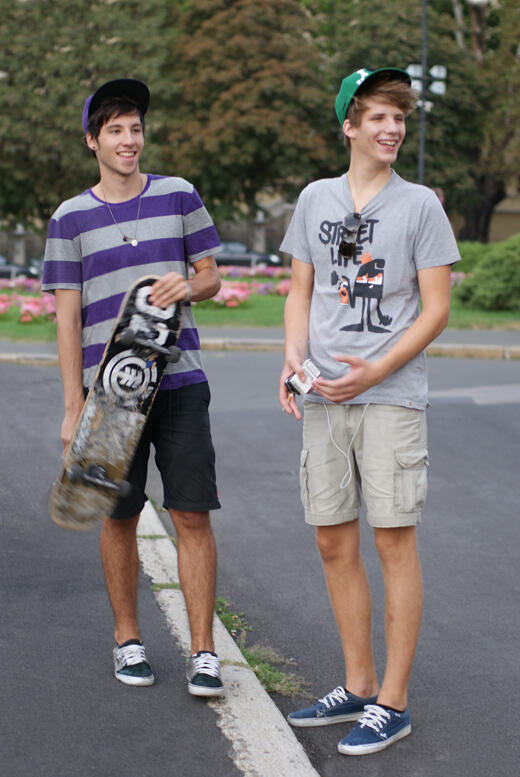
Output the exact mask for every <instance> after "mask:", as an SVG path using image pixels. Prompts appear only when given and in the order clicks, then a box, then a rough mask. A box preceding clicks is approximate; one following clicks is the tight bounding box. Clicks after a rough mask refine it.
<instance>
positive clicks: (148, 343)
mask: <svg viewBox="0 0 520 777" xmlns="http://www.w3.org/2000/svg"><path fill="white" fill-rule="evenodd" d="M158 277H159V276H156V275H149V276H146V277H143V278H140V279H139V280H138V281H136V282H135V283H134V284H133V286H132V287H131V288H130V289H129V290H128V292H127V294H126V296H125V298H124V300H123V302H122V304H121V309H120V311H119V316H118V319H117V323H116V325H115V327H114V330H113V332H112V336H111V338H110V340H109V341H108V343H107V345H106V348H105V352H104V354H103V358H102V360H101V363H100V365H99V367H98V370H97V372H96V376H95V378H94V382H93V383H92V386H91V388H90V391H89V393H88V395H87V398H86V400H85V405H84V407H83V410H82V412H81V415H80V417H79V419H78V423H77V425H76V428H75V430H74V433H73V435H72V439H71V441H70V444H69V446H68V447H67V449H66V451H65V453H64V455H63V462H62V467H61V470H60V472H59V475H58V477H57V479H56V481H55V483H54V485H53V487H52V490H51V495H50V499H49V512H50V514H51V517H52V519H53V520H54V521H55V522H56V523H57V524H58V525H59V526H63V527H64V528H66V529H89V528H91V527H92V526H94V525H95V524H96V523H98V522H99V521H101V520H102V519H103V518H104V517H105V516H107V515H110V514H111V513H112V512H113V510H114V507H115V504H116V502H117V500H118V499H119V498H120V497H125V496H128V495H129V494H130V492H131V490H132V487H131V485H130V483H128V481H126V480H125V477H126V475H127V472H128V470H129V468H130V465H131V463H132V459H133V457H134V454H135V451H136V448H137V445H138V443H139V440H140V438H141V434H142V432H143V429H144V426H145V423H146V419H147V417H148V414H149V412H150V409H151V407H152V404H153V401H154V399H155V395H156V393H157V389H158V387H159V383H160V382H161V378H162V376H163V374H164V371H165V369H166V365H167V364H168V363H170V362H171V363H175V362H177V361H178V360H179V358H180V355H181V350H180V349H179V348H178V347H177V345H176V343H177V340H178V337H179V333H180V330H181V326H182V304H176V303H174V304H173V305H171V306H170V307H168V308H166V309H163V308H159V307H156V306H155V305H152V304H151V303H150V302H149V300H148V296H149V293H150V290H151V287H152V285H153V283H154V282H155V281H156V280H157V279H158Z"/></svg>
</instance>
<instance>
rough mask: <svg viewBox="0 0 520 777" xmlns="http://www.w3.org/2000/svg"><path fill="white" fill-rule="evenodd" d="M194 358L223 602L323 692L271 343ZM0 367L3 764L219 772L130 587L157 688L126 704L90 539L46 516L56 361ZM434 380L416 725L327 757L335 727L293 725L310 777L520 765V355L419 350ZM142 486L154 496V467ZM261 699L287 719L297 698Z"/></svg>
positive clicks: (413, 699) (330, 671)
mask: <svg viewBox="0 0 520 777" xmlns="http://www.w3.org/2000/svg"><path fill="white" fill-rule="evenodd" d="M204 360H205V364H206V367H207V372H208V374H209V377H210V382H211V385H212V393H213V401H212V419H213V421H212V423H213V435H214V440H215V444H216V448H217V468H218V478H219V490H220V497H221V501H222V504H223V509H222V510H221V511H219V512H216V513H215V514H214V520H213V522H214V527H215V532H216V535H217V541H218V546H219V559H220V561H219V578H218V591H219V594H220V595H222V596H225V597H227V598H229V599H230V600H231V602H232V605H233V609H234V610H235V611H243V612H244V613H245V616H246V617H247V620H248V622H249V623H250V625H251V626H252V628H253V631H252V632H251V633H248V635H247V640H248V644H253V643H254V642H257V643H260V644H262V645H264V646H268V647H270V648H273V649H275V650H276V651H277V652H279V653H280V654H281V655H282V656H284V657H286V658H292V659H294V662H295V663H294V664H293V665H292V666H291V667H290V670H291V671H293V672H295V673H296V674H298V675H300V676H302V677H303V678H305V680H306V682H307V684H308V692H309V693H310V694H311V695H312V696H313V697H315V696H319V695H322V694H323V693H325V692H327V691H329V690H330V689H332V688H333V687H334V686H335V685H337V684H338V683H339V682H341V680H342V675H343V663H342V656H341V648H340V644H339V640H338V638H337V635H336V628H335V624H334V621H333V617H332V614H331V612H330V608H329V604H328V599H327V594H326V590H325V585H324V582H323V576H322V572H321V567H320V562H319V559H318V555H317V552H316V550H315V548H314V542H313V532H312V529H310V528H309V527H307V526H305V524H304V522H303V514H302V509H301V506H300V500H299V494H298V460H299V448H300V434H301V429H300V426H299V424H297V423H296V422H295V421H294V419H292V418H289V417H287V416H285V415H284V414H283V413H282V411H281V409H280V408H279V407H278V404H277V400H276V393H277V388H276V386H277V381H278V374H279V368H280V360H281V354H280V353H250V352H249V353H244V352H226V353H224V352H208V353H205V354H204ZM0 369H1V379H0V387H1V388H0V414H1V418H2V431H3V435H2V445H1V446H0V467H1V470H0V471H1V473H2V476H1V478H0V498H1V503H2V515H1V518H0V533H1V535H2V543H1V545H0V588H1V603H0V607H1V610H2V629H1V632H0V644H1V650H2V659H3V660H2V665H3V669H4V679H3V682H2V692H1V694H0V697H1V698H2V702H3V703H2V712H1V718H0V739H1V743H2V744H1V745H0V758H1V759H2V760H1V761H0V766H1V767H2V768H1V771H2V774H9V775H10V777H26V775H28V774H35V775H37V776H38V777H51V775H52V777H62V776H63V777H65V775H67V777H70V775H72V774H73V775H77V777H84V775H88V774H93V775H96V776H98V777H112V775H114V777H115V775H120V774H125V775H127V777H165V776H166V775H170V774H174V775H181V774H182V775H186V777H206V775H208V777H209V775H212V777H213V775H215V776H216V777H220V776H221V777H234V775H236V774H238V772H237V771H236V769H235V767H234V766H233V765H232V763H231V761H230V760H229V755H228V750H229V746H228V744H227V742H226V740H225V739H224V738H223V736H222V735H221V734H220V732H219V731H217V729H216V725H215V715H214V713H213V712H212V711H211V709H209V708H208V707H207V706H205V705H204V704H199V703H198V700H194V699H192V698H191V697H189V696H188V695H187V694H186V693H185V690H184V680H183V664H182V659H181V657H180V656H179V655H178V651H176V650H172V646H171V636H170V635H169V633H168V632H167V630H166V628H165V625H164V624H163V623H162V616H161V614H160V612H159V610H158V608H157V607H156V605H155V602H154V600H153V597H152V595H151V593H150V591H149V587H148V584H147V581H146V579H144V578H143V579H141V583H140V601H141V620H142V627H143V630H144V631H145V633H146V632H153V633H154V635H155V637H154V640H155V641H154V644H153V646H151V656H152V658H153V662H154V669H156V671H157V674H158V676H159V677H160V680H161V682H160V683H158V684H157V686H156V687H155V688H154V689H153V691H148V690H147V689H142V692H139V695H138V696H137V695H136V693H135V689H127V688H125V687H124V686H122V685H120V684H118V683H116V682H115V681H114V680H113V678H112V676H111V672H112V670H111V664H110V651H111V647H112V640H111V614H110V611H109V606H108V604H107V602H106V600H105V595H104V586H103V582H102V575H101V570H100V564H99V560H98V555H97V534H96V533H95V532H93V533H88V534H81V535H78V534H76V533H69V532H65V531H63V530H60V529H59V528H58V527H55V526H54V525H53V524H52V523H51V522H50V521H49V519H48V517H47V512H46V497H47V493H48V490H49V487H50V483H51V481H52V478H53V477H54V475H55V472H56V468H57V460H58V455H59V444H58V428H59V422H60V419H61V386H60V379H59V373H58V370H57V369H56V368H50V367H28V366H18V365H8V364H3V365H1V367H0ZM430 374H431V378H430V385H431V390H432V392H431V393H432V407H431V408H430V410H429V411H428V413H429V429H430V444H429V445H430V458H431V467H430V494H429V499H428V503H427V507H426V510H425V513H424V521H423V524H422V526H421V527H420V529H419V539H420V546H421V555H422V560H423V572H424V578H425V589H426V603H425V616H424V622H423V629H422V632H421V639H420V645H419V650H418V653H417V658H416V663H415V668H414V674H413V677H412V683H411V689H410V708H411V712H412V716H413V725H414V732H413V734H412V736H411V737H408V738H407V739H405V740H403V742H400V743H399V744H397V745H396V746H395V747H393V748H391V749H389V750H388V751H386V752H384V753H381V754H379V755H377V756H371V757H366V758H360V759H351V758H348V759H347V758H346V757H345V756H340V755H339V754H338V753H337V752H336V745H337V742H338V740H339V739H340V738H342V737H343V736H344V735H345V733H346V731H347V730H348V729H347V727H346V726H343V725H338V726H331V727H327V728H325V729H316V730H309V731H304V730H300V731H298V732H297V736H298V738H299V739H300V741H301V742H302V744H303V745H304V747H305V749H306V750H307V752H308V754H309V756H310V758H311V760H312V763H313V764H314V766H315V767H316V768H317V770H318V772H319V773H320V775H321V777H329V776H331V777H332V776H334V777H336V775H338V776H339V775H340V774H341V775H343V774H344V773H345V772H346V770H348V773H349V774H352V775H356V777H357V775H360V776H364V775H370V776H372V775H373V776H378V775H383V774H384V775H385V777H386V776H387V775H388V774H389V773H390V774H391V773H394V774H400V775H410V776H411V775H413V777H441V776H442V777H452V776H453V777H459V776H460V777H465V775H468V777H470V775H471V777H480V776H481V775H482V776H483V775H486V777H488V775H493V777H513V775H514V777H516V775H517V774H518V759H519V746H518V738H517V736H516V719H515V716H514V710H515V709H516V706H515V702H516V687H515V686H516V674H517V669H518V661H519V648H518V641H517V633H518V631H519V614H518V593H519V591H518V588H519V585H518V573H517V567H518V562H517V548H518V543H519V539H520V537H519V534H520V528H519V522H518V512H519V510H518V498H519V478H518V456H519V442H520V414H519V403H520V389H519V388H518V387H519V386H520V362H508V361H477V360H464V361H459V360H456V359H433V360H430ZM150 488H151V491H152V493H153V495H154V496H156V495H157V494H156V492H157V476H156V475H155V473H153V472H152V476H151V479H150ZM363 543H364V551H365V555H366V561H367V567H368V570H369V574H370V577H371V581H372V590H373V595H374V642H375V646H376V660H377V662H378V665H379V666H382V665H383V662H384V644H383V631H382V617H383V590H382V584H381V577H380V574H379V570H378V564H377V561H376V558H375V552H374V550H373V547H372V543H371V533H370V531H369V530H368V529H367V528H366V527H365V530H364V536H363ZM78 689H79V690H78ZM274 699H275V702H276V703H277V704H278V706H279V707H280V709H281V710H282V711H283V712H284V713H287V712H289V711H290V710H291V709H292V708H294V707H298V706H302V705H303V704H306V703H307V701H308V699H307V698H304V697H295V698H287V697H283V696H280V695H275V697H274ZM252 714H253V715H254V711H252ZM2 761H3V763H2ZM295 777H297V775H295Z"/></svg>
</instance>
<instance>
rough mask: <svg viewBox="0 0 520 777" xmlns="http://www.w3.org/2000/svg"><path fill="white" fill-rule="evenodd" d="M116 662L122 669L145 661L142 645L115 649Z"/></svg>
mask: <svg viewBox="0 0 520 777" xmlns="http://www.w3.org/2000/svg"><path fill="white" fill-rule="evenodd" d="M117 661H118V664H119V667H120V668H121V669H122V668H123V667H125V666H134V665H135V664H141V663H142V662H143V661H146V653H145V650H144V645H125V646H124V647H120V648H118V649H117Z"/></svg>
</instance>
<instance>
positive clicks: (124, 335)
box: [119, 327, 135, 346]
mask: <svg viewBox="0 0 520 777" xmlns="http://www.w3.org/2000/svg"><path fill="white" fill-rule="evenodd" d="M134 340H135V332H134V330H133V329H130V327H127V328H126V329H123V331H122V332H121V334H120V335H119V342H120V343H121V345H125V346H126V345H132V343H133V342H134Z"/></svg>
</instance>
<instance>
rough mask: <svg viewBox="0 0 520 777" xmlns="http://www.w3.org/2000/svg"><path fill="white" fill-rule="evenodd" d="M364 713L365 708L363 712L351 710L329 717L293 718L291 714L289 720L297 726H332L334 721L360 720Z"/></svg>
mask: <svg viewBox="0 0 520 777" xmlns="http://www.w3.org/2000/svg"><path fill="white" fill-rule="evenodd" d="M362 714H363V710H361V712H350V713H349V714H348V715H335V716H334V717H332V716H331V717H328V718H291V716H290V715H289V716H288V717H287V722H288V723H290V724H291V726H295V727H296V728H311V727H314V726H332V725H333V724H334V723H351V722H352V721H355V720H359V719H360V717H361V715H362Z"/></svg>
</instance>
